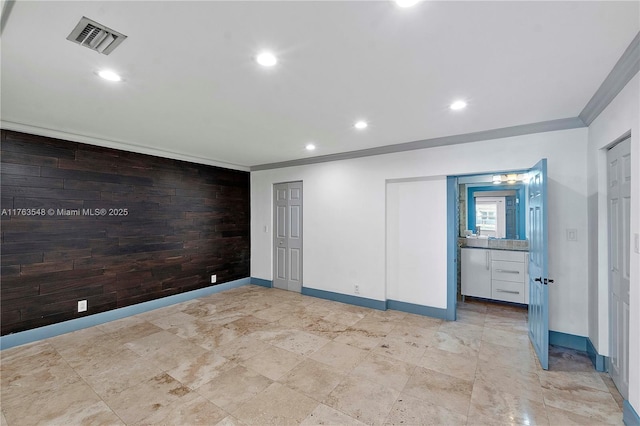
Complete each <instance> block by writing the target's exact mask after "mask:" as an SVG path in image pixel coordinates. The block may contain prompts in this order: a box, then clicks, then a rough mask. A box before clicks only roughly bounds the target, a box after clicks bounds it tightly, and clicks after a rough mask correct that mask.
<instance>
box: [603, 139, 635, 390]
mask: <svg viewBox="0 0 640 426" xmlns="http://www.w3.org/2000/svg"><path fill="white" fill-rule="evenodd" d="M607 165H608V170H607V182H608V188H607V204H608V210H609V219H608V222H609V324H610V328H611V332H610V339H611V341H610V344H611V346H610V348H611V356H610V357H609V374H610V375H611V378H612V379H613V381H614V383H615V384H616V386H617V387H618V390H619V391H620V394H621V395H622V396H623V397H624V398H625V399H626V398H628V397H629V262H630V259H631V256H630V252H631V241H630V235H631V230H630V229H629V226H630V215H631V139H626V140H624V141H622V142H620V143H619V144H617V145H616V146H614V147H613V148H611V149H610V150H609V151H608V152H607Z"/></svg>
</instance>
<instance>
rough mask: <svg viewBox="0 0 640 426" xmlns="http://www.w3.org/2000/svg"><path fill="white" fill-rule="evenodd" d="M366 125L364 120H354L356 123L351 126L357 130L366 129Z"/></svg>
mask: <svg viewBox="0 0 640 426" xmlns="http://www.w3.org/2000/svg"><path fill="white" fill-rule="evenodd" d="M367 126H369V124H367V122H366V121H364V120H360V121H356V124H354V125H353V127H355V128H356V129H359V130H362V129H366V128H367Z"/></svg>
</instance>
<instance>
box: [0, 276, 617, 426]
mask: <svg viewBox="0 0 640 426" xmlns="http://www.w3.org/2000/svg"><path fill="white" fill-rule="evenodd" d="M458 314H459V321H457V322H443V321H440V320H436V319H433V318H428V317H422V316H418V315H411V314H405V313H402V312H397V311H386V312H382V311H376V310H371V309H365V308H360V307H355V306H351V305H345V304H342V303H337V302H329V301H325V300H321V299H316V298H312V297H307V296H301V295H300V294H296V293H291V292H286V291H281V290H276V289H266V288H262V287H256V286H245V287H241V288H237V289H233V290H229V291H226V292H223V293H218V294H215V295H211V296H208V297H204V298H201V299H198V300H194V301H189V302H185V303H182V304H179V305H174V306H171V307H167V308H163V309H159V310H156V311H152V312H148V313H144V314H140V315H136V316H134V317H130V318H126V319H122V320H119V321H115V322H111V323H107V324H103V325H99V326H96V327H92V328H88V329H85V330H81V331H77V332H74V333H70V334H66V335H62V336H58V337H55V338H51V339H47V340H44V341H40V342H36V343H33V344H30V345H25V346H21V347H17V348H12V349H8V350H4V351H2V353H1V357H2V359H1V360H2V367H1V371H2V395H1V396H2V401H1V402H2V425H32V424H46V425H49V424H50V425H75V424H92V425H93V424H95V425H97V424H128V425H136V424H165V425H196V424H204V425H216V424H218V425H242V424H259V425H262V424H283V425H287V424H304V425H310V424H341V425H342V424H345V425H358V424H363V423H364V424H403V425H412V424H414V425H418V424H442V425H449V424H450V425H464V424H468V425H476V424H478V425H497V424H552V425H568V424H579V425H589V424H594V425H596V424H597V425H600V424H621V423H622V410H621V408H620V404H621V400H620V395H619V394H618V393H617V391H616V390H615V387H614V386H613V384H612V382H611V380H610V379H609V378H608V376H606V375H605V374H600V373H597V372H595V371H594V370H593V368H592V367H591V364H590V362H589V360H588V359H587V358H586V357H585V356H584V355H583V354H580V353H578V352H574V351H567V350H561V349H559V348H552V357H551V360H552V361H551V370H550V371H543V370H541V368H540V367H539V364H538V362H537V360H536V357H535V355H534V353H533V350H532V348H531V345H530V344H529V342H528V339H527V334H526V311H525V310H523V309H518V308H514V307H509V306H503V305H494V304H487V303H478V302H476V303H473V302H467V303H463V304H461V305H459V310H458Z"/></svg>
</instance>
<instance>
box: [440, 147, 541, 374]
mask: <svg viewBox="0 0 640 426" xmlns="http://www.w3.org/2000/svg"><path fill="white" fill-rule="evenodd" d="M546 164H547V163H546V159H543V160H541V161H540V162H539V163H538V164H536V165H535V166H533V167H532V168H531V169H529V170H518V171H509V172H506V173H504V172H500V173H491V174H488V173H487V174H482V175H466V176H456V177H453V178H449V179H450V186H449V196H450V201H449V208H450V210H452V208H451V205H452V204H453V205H454V208H453V210H454V212H453V215H451V214H450V215H449V217H454V218H455V221H454V223H453V226H451V223H450V227H449V232H450V234H449V241H450V246H454V248H452V249H451V251H450V258H449V259H450V261H449V265H450V267H452V269H453V268H455V269H456V274H455V276H454V279H453V280H452V281H450V284H449V291H450V293H449V294H450V295H451V294H452V293H453V295H454V301H455V302H456V305H454V310H455V311H456V315H460V314H461V313H462V314H463V315H464V311H463V310H462V309H461V310H457V308H458V307H460V308H466V307H467V305H466V304H467V301H466V297H467V296H470V297H473V298H474V299H476V300H478V301H479V303H482V304H484V305H483V306H485V307H486V306H491V307H495V308H497V309H501V308H502V309H509V310H512V311H514V312H516V315H521V319H522V322H521V324H520V325H521V328H522V330H520V332H521V333H524V335H525V336H526V335H527V334H528V337H529V340H530V341H531V343H532V344H533V347H534V349H535V351H536V354H537V356H538V359H539V361H540V365H541V366H542V368H544V369H547V368H548V356H549V323H548V287H547V285H548V283H551V282H553V280H550V279H549V278H548V276H547V275H548V270H547V258H548V255H547V245H548V244H547V208H546V199H547V189H546V188H547V173H546V167H547V166H546ZM451 179H452V182H451ZM452 193H453V198H451V195H452ZM450 213H451V212H450ZM483 227H484V232H483ZM451 252H454V254H453V259H454V260H453V261H451V259H452V257H451V256H452V255H451ZM451 275H452V274H451V273H450V275H449V276H450V279H451ZM452 289H453V291H452ZM458 304H461V305H460V306H458ZM463 304H464V305H463ZM483 318H484V317H483ZM492 320H495V321H496V324H498V322H499V321H500V320H499V318H498V319H495V318H492Z"/></svg>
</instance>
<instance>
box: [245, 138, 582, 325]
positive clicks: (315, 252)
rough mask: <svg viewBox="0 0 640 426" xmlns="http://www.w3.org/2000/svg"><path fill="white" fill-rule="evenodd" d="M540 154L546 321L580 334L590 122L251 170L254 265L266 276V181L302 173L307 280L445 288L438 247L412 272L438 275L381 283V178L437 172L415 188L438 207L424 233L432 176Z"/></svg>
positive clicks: (431, 228)
mask: <svg viewBox="0 0 640 426" xmlns="http://www.w3.org/2000/svg"><path fill="white" fill-rule="evenodd" d="M543 157H546V158H548V160H549V161H548V172H549V219H550V220H549V228H550V229H549V255H550V261H549V272H550V276H551V277H552V278H554V279H555V282H556V284H555V285H552V286H551V287H550V296H549V299H550V313H549V321H550V323H549V324H550V328H551V329H552V330H556V331H561V332H565V333H571V334H576V335H581V336H586V335H587V331H588V327H587V318H588V312H587V294H588V293H587V213H586V211H587V198H586V196H587V192H586V190H587V180H586V178H587V171H586V169H587V166H586V160H587V129H586V128H584V129H573V130H564V131H557V132H547V133H540V134H533V135H526V136H518V137H512V138H504V139H497V140H489V141H482V142H474V143H468V144H461V145H453V146H445V147H436V148H430V149H424V150H416V151H409V152H402V153H395V154H387V155H380V156H373V157H365V158H357V159H352V160H343V161H336V162H330V163H320V164H312V165H307V166H297V167H288V168H283V169H275V170H264V171H256V172H252V173H251V206H252V215H251V254H252V256H251V275H252V276H253V277H256V278H263V279H267V280H271V279H272V235H271V224H272V207H271V205H272V200H271V193H272V185H273V184H274V183H277V182H286V181H295V180H302V181H303V182H304V200H305V201H304V203H305V204H304V224H305V227H304V279H303V282H304V286H305V287H311V288H316V289H321V290H327V291H333V292H338V293H344V294H353V289H354V284H355V283H358V284H359V285H360V296H362V297H367V298H371V299H376V300H385V295H386V294H397V295H399V296H398V297H402V298H405V297H410V298H411V299H412V300H402V301H406V302H410V303H416V300H427V299H415V298H414V296H412V295H411V293H412V291H410V288H413V286H419V288H421V289H424V290H423V293H424V294H431V293H433V294H440V293H441V292H445V291H446V285H447V283H446V262H445V261H444V260H443V258H442V257H441V256H440V255H438V256H432V258H428V257H427V258H425V259H423V263H421V264H420V271H416V272H415V276H416V277H420V276H427V275H432V274H433V276H435V277H437V278H436V279H433V280H427V281H425V282H421V283H417V282H411V283H407V282H403V281H398V282H397V284H395V283H394V284H393V285H394V287H393V288H389V289H386V288H385V282H386V271H385V259H386V256H385V248H386V244H385V230H386V219H385V207H386V203H385V196H386V182H387V180H392V179H407V178H420V177H422V178H424V177H427V178H436V180H434V181H432V182H431V183H430V184H428V185H427V184H425V186H424V187H423V188H422V187H421V188H420V189H419V190H418V191H419V192H420V193H421V194H423V195H425V196H429V198H430V200H431V203H432V205H433V206H438V208H440V209H442V212H441V213H440V215H438V217H436V218H434V220H433V221H430V222H429V223H426V222H424V223H423V224H421V226H422V225H424V228H422V231H421V232H424V233H425V235H435V236H438V235H440V233H441V232H442V231H443V230H444V229H446V226H447V222H446V191H445V189H444V183H442V186H441V185H440V183H437V182H439V181H442V182H444V181H443V180H442V178H443V177H444V176H447V175H462V174H474V173H478V174H480V173H491V172H493V171H504V170H514V169H527V168H529V167H531V166H532V165H534V164H535V163H537V162H538V160H540V159H541V158H543ZM265 226H268V232H264V227H265ZM567 228H574V229H577V231H578V241H577V242H568V241H567V239H566V229H567ZM438 238H439V237H438ZM432 243H433V241H430V240H429V239H426V240H424V241H423V244H425V245H428V244H432ZM435 243H436V244H442V245H443V247H442V248H440V249H438V250H445V249H446V244H445V242H444V240H443V241H440V240H439V239H436V240H435ZM422 250H423V251H424V252H428V250H429V249H427V248H426V247H423V248H422ZM423 293H420V294H423ZM405 295H406V296H405ZM419 297H422V296H419ZM435 300H436V301H434V302H433V303H434V304H439V303H440V300H439V299H437V298H436V299H435Z"/></svg>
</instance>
